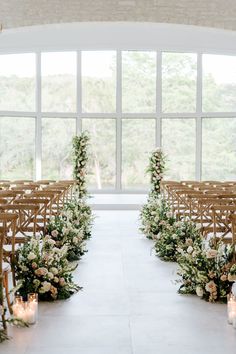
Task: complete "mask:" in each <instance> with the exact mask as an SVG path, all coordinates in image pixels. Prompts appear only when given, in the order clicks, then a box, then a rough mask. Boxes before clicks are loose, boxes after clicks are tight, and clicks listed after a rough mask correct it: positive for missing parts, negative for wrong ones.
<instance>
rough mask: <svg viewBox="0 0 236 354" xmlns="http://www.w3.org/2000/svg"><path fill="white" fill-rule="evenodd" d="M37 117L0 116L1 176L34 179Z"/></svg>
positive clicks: (2, 177) (4, 177)
mask: <svg viewBox="0 0 236 354" xmlns="http://www.w3.org/2000/svg"><path fill="white" fill-rule="evenodd" d="M34 155H35V118H15V117H2V118H0V178H1V179H13V180H14V179H33V178H34Z"/></svg>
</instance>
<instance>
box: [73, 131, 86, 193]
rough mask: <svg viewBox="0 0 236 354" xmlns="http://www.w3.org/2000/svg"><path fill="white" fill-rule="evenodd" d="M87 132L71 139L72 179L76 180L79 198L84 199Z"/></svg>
mask: <svg viewBox="0 0 236 354" xmlns="http://www.w3.org/2000/svg"><path fill="white" fill-rule="evenodd" d="M89 140H90V138H89V134H88V132H86V131H85V132H82V133H81V134H80V135H77V136H75V137H74V138H73V141H72V143H73V164H74V168H73V177H74V179H75V180H76V191H77V193H78V196H79V198H84V197H85V196H86V195H87V188H86V173H87V162H88V158H89V157H88V145H89Z"/></svg>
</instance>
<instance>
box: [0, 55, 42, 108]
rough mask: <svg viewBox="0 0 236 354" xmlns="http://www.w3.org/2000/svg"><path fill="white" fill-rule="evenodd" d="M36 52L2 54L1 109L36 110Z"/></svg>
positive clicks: (0, 57)
mask: <svg viewBox="0 0 236 354" xmlns="http://www.w3.org/2000/svg"><path fill="white" fill-rule="evenodd" d="M35 82H36V68H35V54H32V53H29V54H9V55H0V110H2V111H31V112H32V111H34V110H35V86H36V85H35Z"/></svg>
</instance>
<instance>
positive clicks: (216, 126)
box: [202, 118, 236, 180]
mask: <svg viewBox="0 0 236 354" xmlns="http://www.w3.org/2000/svg"><path fill="white" fill-rule="evenodd" d="M202 179H203V180H227V179H228V180H235V179H236V119H235V118H211V119H210V118H204V119H203V123H202Z"/></svg>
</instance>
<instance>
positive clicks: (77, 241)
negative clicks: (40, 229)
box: [47, 215, 87, 261]
mask: <svg viewBox="0 0 236 354" xmlns="http://www.w3.org/2000/svg"><path fill="white" fill-rule="evenodd" d="M47 234H48V235H50V236H51V238H52V239H53V240H55V242H56V243H55V244H56V247H58V248H62V247H63V246H67V259H68V261H76V260H79V259H80V257H81V256H83V254H84V253H85V252H87V251H86V249H85V243H84V233H83V228H80V229H79V228H76V227H75V226H74V224H72V223H70V222H69V221H68V219H66V218H65V216H63V215H58V216H55V217H53V218H52V219H51V220H50V222H49V224H48V226H47Z"/></svg>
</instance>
